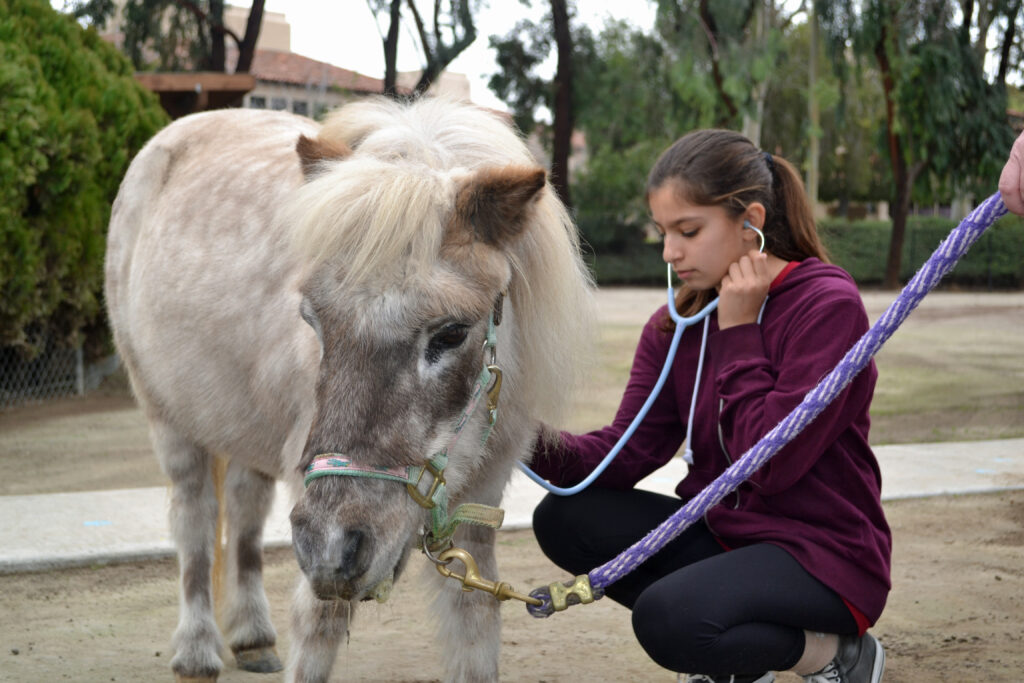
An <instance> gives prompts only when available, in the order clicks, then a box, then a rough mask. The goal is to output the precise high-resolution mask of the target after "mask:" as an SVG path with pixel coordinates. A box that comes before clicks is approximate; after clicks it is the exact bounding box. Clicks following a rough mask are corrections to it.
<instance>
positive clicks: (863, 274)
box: [581, 216, 1024, 289]
mask: <svg viewBox="0 0 1024 683" xmlns="http://www.w3.org/2000/svg"><path fill="white" fill-rule="evenodd" d="M609 220H613V219H611V218H610V219H609ZM956 225H957V223H956V221H952V220H949V219H946V218H934V217H921V216H917V217H911V218H910V219H909V221H908V223H907V235H906V238H905V240H904V245H903V262H902V271H901V277H902V279H903V280H904V281H907V280H909V279H910V278H911V277H913V275H914V273H916V272H917V270H918V268H920V267H921V265H922V264H924V262H925V261H927V260H928V257H929V256H931V255H932V252H934V251H935V248H936V247H938V246H939V244H940V243H941V242H942V240H943V239H945V238H946V237H947V236H948V235H949V233H950V232H951V231H952V230H953V228H955V227H956ZM581 229H582V227H581ZM818 229H819V231H820V233H821V235H822V239H823V241H824V242H825V246H826V248H827V249H828V251H829V255H830V257H831V259H832V262H833V263H836V264H837V265H839V266H841V267H843V268H844V269H846V270H847V271H848V272H849V273H850V274H851V275H852V276H853V278H854V279H855V280H856V281H857V284H859V285H861V286H877V285H879V284H881V283H882V280H883V278H884V275H885V261H886V258H887V257H888V253H889V236H890V234H891V232H892V225H891V223H889V222H888V221H845V220H825V221H822V222H821V223H820V224H819V228H818ZM632 230H633V232H634V233H635V232H636V228H632ZM609 232H611V230H610V229H609ZM584 234H586V233H584ZM587 262H588V264H589V265H590V267H591V269H592V271H593V272H594V276H595V278H596V279H597V282H598V283H599V284H601V285H652V286H658V287H662V286H664V285H665V265H664V263H663V262H662V260H661V245H660V244H644V243H643V242H642V241H641V239H640V238H636V239H635V240H634V241H633V242H630V243H627V244H625V245H620V246H619V247H618V248H615V249H600V248H595V249H594V253H593V254H589V255H587ZM943 285H947V286H960V287H984V288H1000V289H1007V288H1020V287H1024V219H1022V218H1020V217H1018V216H1006V217H1004V218H1002V219H1000V220H999V221H997V222H996V224H995V225H993V226H992V227H991V228H989V229H988V230H986V231H985V233H984V234H983V235H982V236H981V238H980V239H979V240H978V241H977V243H975V244H974V245H973V246H972V247H971V249H970V250H969V251H968V252H967V254H965V255H964V257H963V258H962V259H960V261H959V263H957V265H956V267H955V268H954V269H953V271H952V272H951V273H950V274H949V275H947V276H946V278H945V279H944V280H943Z"/></svg>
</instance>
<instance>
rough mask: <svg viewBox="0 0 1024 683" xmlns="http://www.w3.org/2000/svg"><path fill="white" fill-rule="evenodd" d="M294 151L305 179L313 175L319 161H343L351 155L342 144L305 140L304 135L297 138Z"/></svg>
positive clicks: (318, 139) (350, 151)
mask: <svg viewBox="0 0 1024 683" xmlns="http://www.w3.org/2000/svg"><path fill="white" fill-rule="evenodd" d="M295 151H296V152H298V154H299V161H300V162H301V163H302V175H304V176H305V177H306V178H307V179H308V178H309V177H310V176H311V175H313V173H314V171H315V170H316V167H317V165H318V164H319V163H320V162H321V161H327V160H330V159H344V158H345V157H347V156H348V155H349V154H351V153H352V150H351V149H349V148H348V145H346V144H345V143H344V142H336V141H333V140H324V139H323V138H320V137H316V138H307V137H306V136H305V135H300V136H299V141H298V142H297V143H296V144H295Z"/></svg>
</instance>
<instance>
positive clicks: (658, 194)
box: [648, 183, 763, 290]
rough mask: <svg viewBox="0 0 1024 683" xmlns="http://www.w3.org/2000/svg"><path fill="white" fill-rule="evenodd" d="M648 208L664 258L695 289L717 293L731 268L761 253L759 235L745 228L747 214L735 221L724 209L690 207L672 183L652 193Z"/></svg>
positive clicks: (649, 197) (719, 207) (755, 221)
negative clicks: (661, 244)
mask: <svg viewBox="0 0 1024 683" xmlns="http://www.w3.org/2000/svg"><path fill="white" fill-rule="evenodd" d="M648 205H649V206H650V208H651V217H652V219H653V220H654V225H655V227H656V228H657V230H658V232H659V233H661V235H662V238H663V242H664V246H663V247H662V252H661V257H662V258H663V259H664V260H665V262H666V263H668V264H670V265H671V266H672V269H673V270H674V271H675V272H676V275H677V276H678V277H679V279H680V280H682V281H683V282H685V283H686V284H687V285H688V286H689V287H691V288H692V289H696V290H707V289H717V288H718V286H719V284H720V283H721V282H722V278H723V277H725V275H726V274H727V273H728V272H729V266H730V265H732V264H733V263H735V262H736V261H739V260H740V257H742V256H743V255H744V254H746V253H748V252H749V251H750V250H751V249H755V250H756V249H757V244H758V242H757V239H758V238H757V233H755V232H754V231H753V230H745V229H744V228H743V221H744V219H745V218H748V216H747V215H746V214H743V215H741V216H738V217H732V216H730V215H729V214H728V213H727V212H726V211H725V209H724V208H722V207H721V206H701V205H698V204H690V203H689V202H687V201H686V200H684V199H681V198H680V197H679V196H678V194H677V192H676V188H675V187H674V186H673V185H672V183H666V184H665V185H662V186H661V187H659V188H658V189H657V190H654V191H653V192H651V194H650V195H649V196H648ZM756 206H758V207H760V205H759V204H758V205H756ZM751 218H753V217H751ZM762 221H763V218H762V219H761V220H760V221H757V220H754V221H752V222H753V223H754V224H755V225H758V224H759V223H761V222H762Z"/></svg>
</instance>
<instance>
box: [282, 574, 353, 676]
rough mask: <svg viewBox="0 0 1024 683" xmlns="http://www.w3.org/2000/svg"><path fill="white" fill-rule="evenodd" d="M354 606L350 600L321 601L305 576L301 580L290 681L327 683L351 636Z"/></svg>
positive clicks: (294, 610) (295, 604) (294, 605)
mask: <svg viewBox="0 0 1024 683" xmlns="http://www.w3.org/2000/svg"><path fill="white" fill-rule="evenodd" d="M353 609H354V605H353V604H352V603H351V602H349V601H347V600H337V601H326V600H321V599H319V598H318V597H316V595H315V594H314V593H313V589H312V588H311V587H310V585H309V581H307V580H306V577H305V576H302V577H301V578H300V579H299V585H298V587H297V588H296V590H295V600H294V601H293V603H292V643H291V648H290V650H289V653H288V669H287V674H286V675H285V680H286V681H288V683H324V682H325V681H327V680H328V678H330V676H331V669H332V668H333V667H334V660H335V658H336V657H337V655H338V645H340V644H341V641H342V639H343V638H345V637H346V636H347V635H348V627H349V622H350V621H351V619H352V611H353Z"/></svg>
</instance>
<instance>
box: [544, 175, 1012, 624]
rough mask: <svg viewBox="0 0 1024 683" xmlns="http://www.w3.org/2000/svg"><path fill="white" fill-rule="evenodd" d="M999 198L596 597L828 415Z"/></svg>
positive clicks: (985, 222)
mask: <svg viewBox="0 0 1024 683" xmlns="http://www.w3.org/2000/svg"><path fill="white" fill-rule="evenodd" d="M1006 212H1007V211H1006V207H1005V206H1004V205H1003V202H1002V199H1000V197H999V195H998V194H996V195H992V196H991V197H989V198H988V199H986V200H985V201H984V202H983V203H982V204H981V205H980V206H979V207H978V208H976V209H975V210H974V211H972V212H971V214H970V215H969V216H967V218H965V219H964V220H963V221H961V223H960V225H958V226H957V227H956V228H955V229H954V230H953V231H952V232H951V233H950V234H949V236H948V237H947V238H946V239H945V240H943V242H942V244H940V245H939V247H938V249H936V250H935V253H934V254H932V255H931V257H930V258H929V259H928V260H927V261H926V262H925V264H924V265H923V266H921V268H920V270H918V271H917V274H915V275H914V277H913V278H912V279H911V280H910V282H908V283H907V286H906V287H904V288H903V291H901V292H900V294H899V296H898V297H897V298H896V300H895V301H894V302H893V303H892V304H891V305H890V306H889V308H888V309H887V310H886V311H885V313H884V314H882V317H880V318H879V319H878V320H877V321H876V322H875V324H874V325H872V327H871V329H869V330H868V331H867V332H865V333H864V336H863V337H861V338H860V340H859V341H858V342H857V343H856V344H854V345H853V348H851V349H850V350H849V351H848V352H847V354H846V355H845V356H844V357H843V359H842V360H841V361H840V362H839V364H838V365H837V366H836V367H835V369H834V370H832V372H830V373H829V374H828V375H826V376H825V378H824V379H822V380H821V382H820V383H819V384H818V386H816V387H815V388H814V389H812V390H811V391H810V392H809V393H808V394H807V395H806V396H805V397H804V400H803V401H802V402H801V403H800V405H798V406H797V407H796V408H794V409H793V411H792V412H791V413H790V414H789V415H787V416H786V417H785V418H784V419H783V420H782V421H781V422H780V423H779V424H777V425H776V426H775V427H774V428H772V430H771V431H770V432H768V433H767V434H766V435H765V436H764V437H762V438H761V440H760V441H758V442H757V443H756V444H755V445H754V446H753V447H752V448H751V449H750V450H748V451H747V452H746V453H744V454H743V457H741V458H740V459H739V460H737V461H736V462H735V463H733V464H732V465H731V466H730V467H729V468H728V469H726V470H725V472H723V473H722V474H721V475H719V477H718V478H717V479H715V480H714V481H713V482H711V483H710V484H708V486H707V487H705V488H704V490H703V491H701V492H700V493H699V494H697V495H696V496H695V497H694V498H692V499H690V500H689V501H688V502H687V503H686V504H685V505H683V507H681V508H679V510H677V511H676V512H675V513H674V514H673V515H672V516H671V517H669V518H668V519H667V520H665V521H664V522H662V523H661V525H659V526H658V527H657V528H656V529H654V530H653V531H651V532H650V533H649V534H647V535H646V536H645V537H643V538H642V539H640V540H639V541H637V542H636V543H635V544H633V545H632V546H630V547H629V548H627V549H626V550H624V551H623V552H622V553H620V554H619V555H618V556H617V557H615V558H613V559H612V560H610V561H609V562H606V563H605V564H603V565H601V566H600V567H597V568H596V569H593V570H591V572H590V574H589V575H588V576H589V578H590V584H591V587H592V588H593V590H594V593H595V595H596V596H600V595H601V594H603V592H604V589H605V588H606V587H607V586H610V585H611V584H613V583H615V582H616V581H618V580H619V579H621V578H622V577H623V576H625V575H626V574H628V573H629V572H631V571H633V569H635V568H636V567H638V566H639V565H640V564H642V563H643V562H645V561H646V560H647V559H648V558H650V557H651V556H652V555H654V553H656V552H658V551H659V550H661V548H662V547H664V545H665V544H666V543H668V542H669V541H671V540H672V539H674V538H676V537H677V536H678V535H679V534H681V533H682V532H683V531H685V530H686V529H687V528H688V527H689V526H690V525H692V524H693V523H694V522H695V521H696V520H698V519H700V518H701V517H703V515H704V513H705V512H707V510H709V509H710V508H711V507H712V506H714V505H716V504H717V503H718V502H719V501H720V500H722V498H724V497H725V496H727V495H728V494H729V493H731V492H732V491H733V490H735V489H736V487H738V486H739V485H740V484H742V483H743V482H744V481H746V480H747V479H748V478H749V477H750V476H751V475H752V474H753V473H754V472H756V471H757V470H758V469H760V468H761V466H762V465H764V464H765V463H766V462H768V460H769V459H770V458H771V457H772V456H773V455H775V454H776V453H777V452H778V451H779V449H781V448H782V447H783V446H785V445H786V444H787V443H789V442H790V441H791V440H792V439H793V438H794V437H796V435H797V434H799V433H800V431H801V430H803V428H804V427H806V426H807V425H808V424H810V422H811V421H812V420H813V419H814V418H815V417H817V416H818V415H819V414H820V413H821V411H823V410H824V409H825V408H826V407H827V406H828V405H829V403H831V402H832V400H833V399H835V397H836V396H837V395H838V394H839V392H841V391H842V390H843V389H844V388H845V387H846V385H847V384H849V383H850V381H851V380H852V379H853V378H854V377H855V376H856V375H857V373H859V372H860V371H861V370H863V369H864V367H865V366H866V365H867V364H868V362H869V361H870V360H871V358H872V357H873V356H874V355H875V354H876V353H877V352H878V350H879V349H880V348H881V347H882V345H883V344H884V343H885V342H886V340H888V339H889V337H891V336H892V334H893V332H895V331H896V329H897V328H898V327H899V326H900V325H901V324H902V323H903V321H904V320H906V318H907V316H908V315H910V312H911V311H913V310H914V309H915V308H916V307H917V305H918V304H919V303H921V300H922V299H923V298H924V296H925V295H926V294H927V293H928V292H930V291H931V290H932V288H934V287H935V285H937V284H938V283H939V280H941V279H942V278H943V277H944V276H945V275H946V274H947V273H949V271H951V270H952V269H953V267H954V266H955V265H956V263H957V261H959V260H960V258H961V257H962V256H963V255H964V254H965V253H966V252H967V250H968V249H969V248H970V247H971V245H972V244H974V243H975V242H976V241H977V240H978V238H979V237H981V234H982V233H983V232H984V231H985V230H986V229H987V228H988V227H989V226H990V225H992V224H993V223H994V222H995V221H996V220H997V219H999V218H1000V217H1002V216H1004V215H1005V214H1006ZM545 590H546V589H537V590H536V591H534V592H533V593H531V595H534V596H535V597H540V598H541V599H542V600H543V602H544V604H543V605H541V606H540V607H534V606H531V605H527V609H528V610H529V611H530V613H531V614H532V615H533V616H535V617H545V616H548V615H549V614H551V613H552V612H551V611H547V610H551V609H553V608H551V604H550V602H551V601H550V596H546V597H545V596H544V595H542V593H543V591H545Z"/></svg>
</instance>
